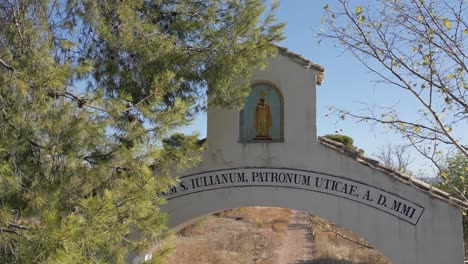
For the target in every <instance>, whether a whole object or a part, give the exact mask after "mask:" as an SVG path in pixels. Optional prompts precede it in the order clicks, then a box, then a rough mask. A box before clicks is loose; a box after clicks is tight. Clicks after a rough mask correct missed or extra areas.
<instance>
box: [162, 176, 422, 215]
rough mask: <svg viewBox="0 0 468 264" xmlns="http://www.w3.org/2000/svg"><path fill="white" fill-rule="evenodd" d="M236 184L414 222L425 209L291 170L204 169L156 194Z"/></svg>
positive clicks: (349, 183)
mask: <svg viewBox="0 0 468 264" xmlns="http://www.w3.org/2000/svg"><path fill="white" fill-rule="evenodd" d="M235 187H284V188H293V189H298V190H305V191H311V192H318V193H326V194H330V195H334V196H337V197H341V198H344V199H348V200H353V201H356V202H359V203H361V204H365V205H368V206H371V207H374V208H376V209H378V210H382V211H385V212H387V213H390V214H391V215H394V216H396V217H398V218H401V219H403V220H405V221H407V222H409V223H411V224H416V223H417V222H418V220H419V218H420V217H421V215H422V213H423V211H424V208H423V207H421V206H419V205H417V204H415V203H413V202H411V201H408V200H406V199H404V198H401V197H399V196H397V195H394V194H392V193H389V192H386V191H384V190H381V189H378V188H375V187H372V186H368V185H366V184H363V183H360V182H356V181H352V180H349V179H345V178H341V177H336V176H331V175H324V174H320V173H316V172H308V171H301V170H292V169H272V168H240V169H229V170H222V171H214V172H204V173H199V174H194V175H188V176H184V177H181V178H180V182H179V184H178V185H177V186H175V187H172V188H171V189H170V190H168V191H167V192H164V193H160V194H159V195H163V196H165V197H166V198H167V200H172V199H176V198H178V197H182V196H186V195H190V194H192V193H199V192H204V191H209V190H216V189H224V188H235Z"/></svg>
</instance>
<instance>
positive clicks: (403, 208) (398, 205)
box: [390, 201, 416, 218]
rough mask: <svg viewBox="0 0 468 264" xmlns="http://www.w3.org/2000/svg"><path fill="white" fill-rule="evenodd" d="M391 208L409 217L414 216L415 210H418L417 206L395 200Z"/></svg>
mask: <svg viewBox="0 0 468 264" xmlns="http://www.w3.org/2000/svg"><path fill="white" fill-rule="evenodd" d="M390 209H392V210H394V211H397V212H398V213H400V214H403V215H405V216H407V217H409V218H413V215H414V212H415V211H416V209H415V208H413V207H411V206H409V205H406V204H404V203H402V202H398V201H393V204H392V207H391V208H390Z"/></svg>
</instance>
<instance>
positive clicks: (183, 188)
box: [179, 181, 188, 192]
mask: <svg viewBox="0 0 468 264" xmlns="http://www.w3.org/2000/svg"><path fill="white" fill-rule="evenodd" d="M179 186H180V188H181V189H180V191H182V192H183V191H185V190H187V189H188V188H187V186H185V182H183V181H181V182H180V183H179Z"/></svg>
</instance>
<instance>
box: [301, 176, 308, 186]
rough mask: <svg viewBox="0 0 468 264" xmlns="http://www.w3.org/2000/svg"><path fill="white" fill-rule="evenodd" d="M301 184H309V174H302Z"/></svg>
mask: <svg viewBox="0 0 468 264" xmlns="http://www.w3.org/2000/svg"><path fill="white" fill-rule="evenodd" d="M302 185H307V186H310V176H306V175H302Z"/></svg>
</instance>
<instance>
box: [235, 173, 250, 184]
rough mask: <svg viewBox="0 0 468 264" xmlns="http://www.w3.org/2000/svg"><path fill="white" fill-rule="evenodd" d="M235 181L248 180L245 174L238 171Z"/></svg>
mask: <svg viewBox="0 0 468 264" xmlns="http://www.w3.org/2000/svg"><path fill="white" fill-rule="evenodd" d="M237 181H238V182H248V181H247V178H245V175H244V173H243V172H238V173H237Z"/></svg>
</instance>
